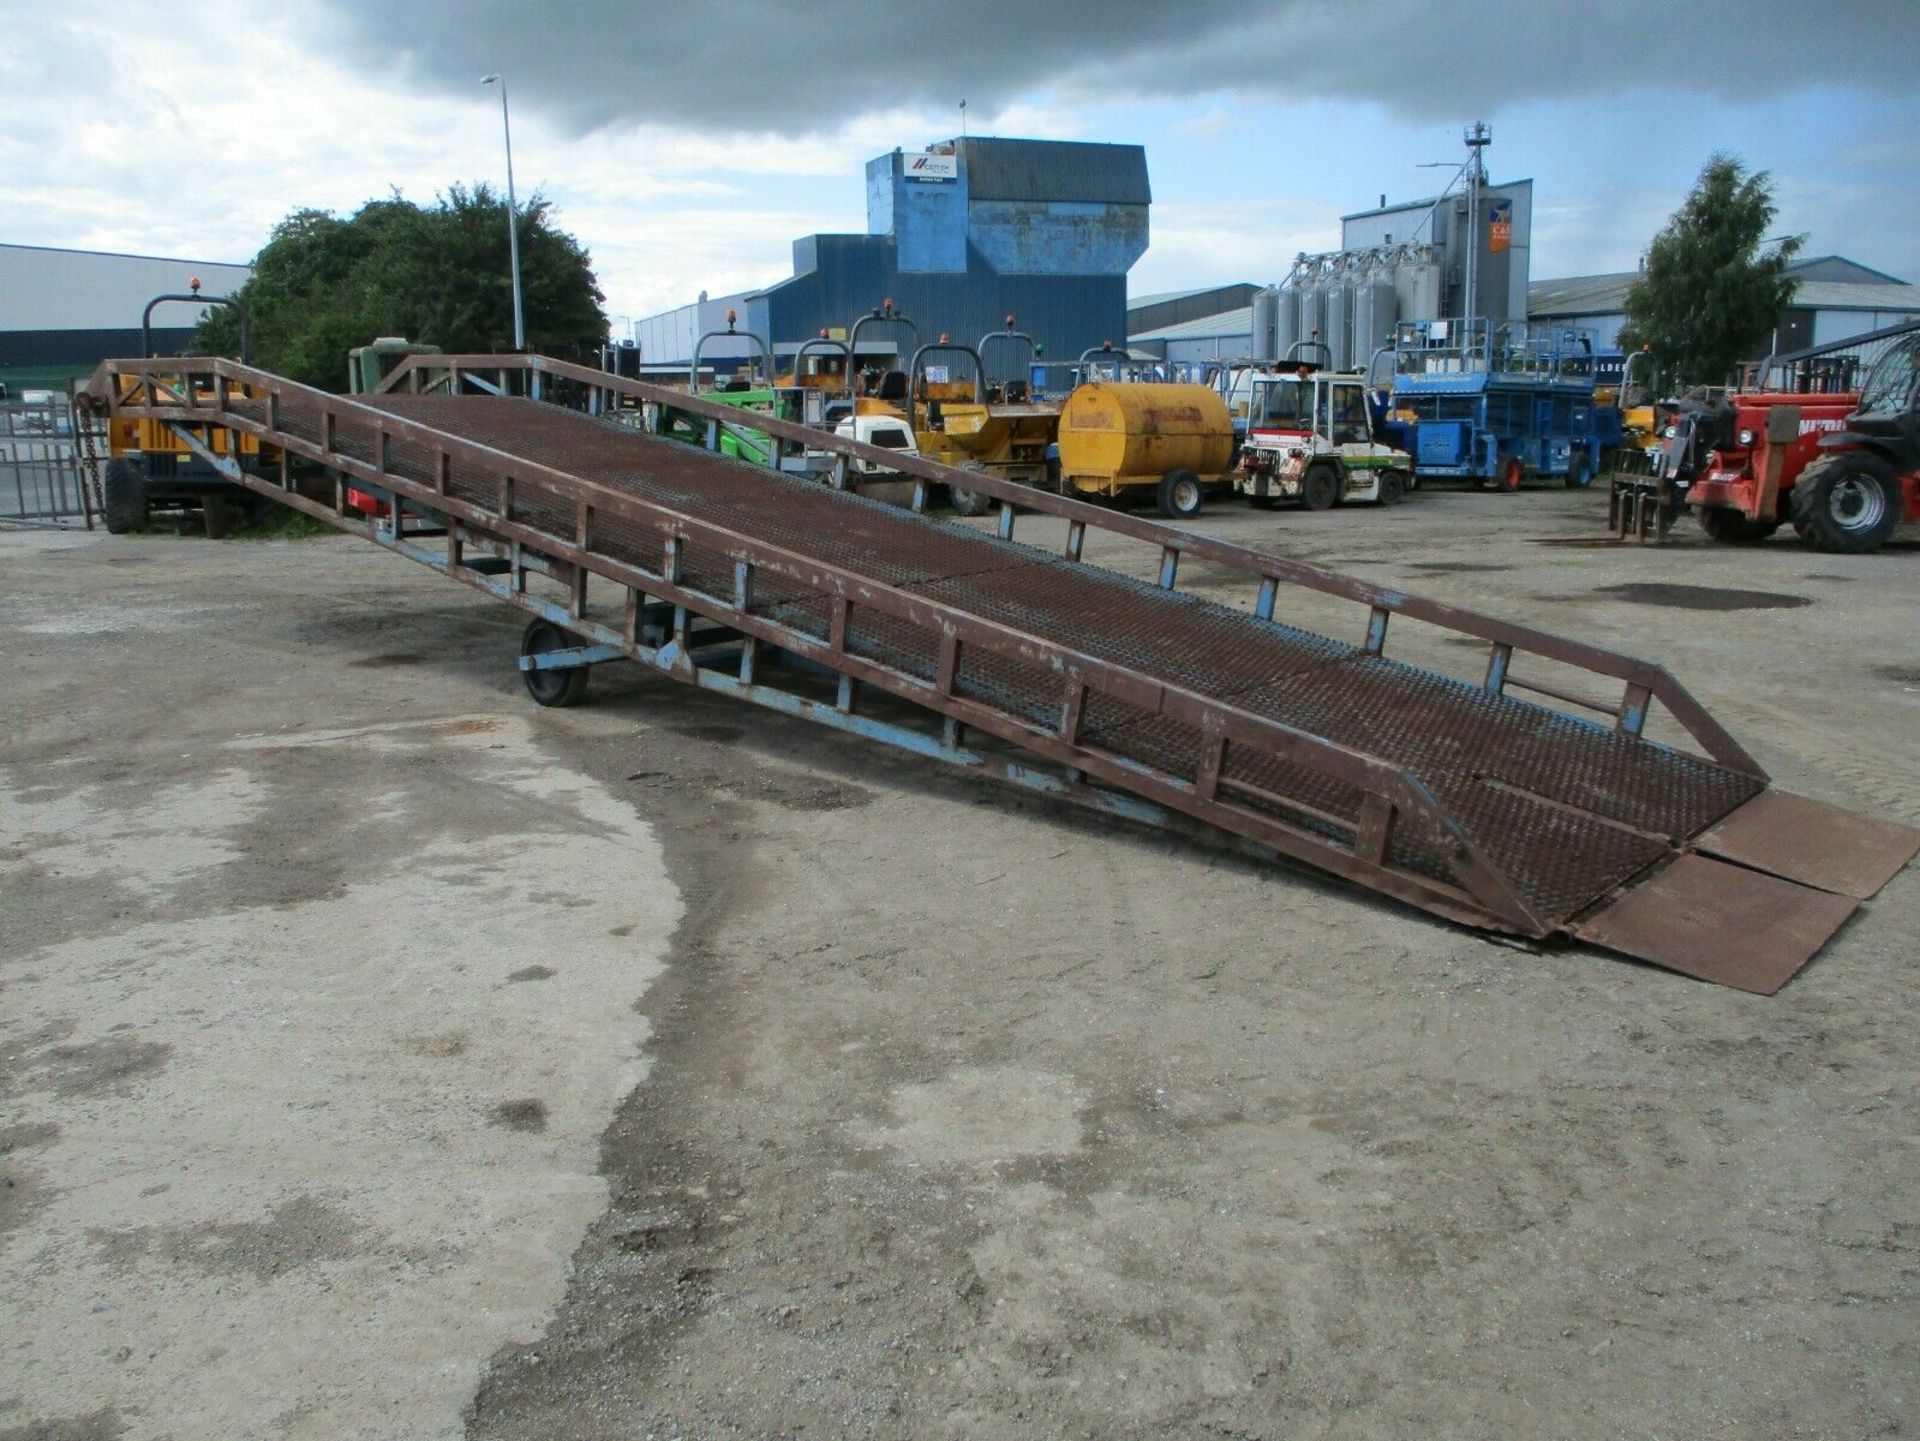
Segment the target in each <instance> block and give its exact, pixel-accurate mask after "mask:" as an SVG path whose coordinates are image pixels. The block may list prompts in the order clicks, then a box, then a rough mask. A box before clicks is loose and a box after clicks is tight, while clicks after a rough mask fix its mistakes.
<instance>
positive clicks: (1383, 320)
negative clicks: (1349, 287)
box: [1353, 270, 1399, 365]
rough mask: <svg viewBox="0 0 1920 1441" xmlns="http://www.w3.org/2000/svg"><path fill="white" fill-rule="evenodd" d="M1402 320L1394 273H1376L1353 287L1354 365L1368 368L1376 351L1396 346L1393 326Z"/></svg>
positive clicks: (1375, 271) (1374, 271)
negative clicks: (1395, 291) (1394, 344)
mask: <svg viewBox="0 0 1920 1441" xmlns="http://www.w3.org/2000/svg"><path fill="white" fill-rule="evenodd" d="M1397 319H1399V305H1398V297H1397V296H1396V295H1395V293H1394V288H1393V272H1392V271H1390V270H1373V271H1370V272H1369V273H1368V274H1366V275H1365V276H1363V277H1361V279H1360V280H1359V281H1358V283H1356V284H1355V285H1354V287H1353V363H1354V364H1355V365H1365V364H1366V363H1367V361H1368V360H1369V359H1371V358H1372V356H1373V352H1374V351H1376V350H1378V349H1379V348H1380V347H1381V346H1383V345H1391V344H1393V324H1394V321H1396V320H1397Z"/></svg>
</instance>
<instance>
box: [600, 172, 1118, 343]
mask: <svg viewBox="0 0 1920 1441" xmlns="http://www.w3.org/2000/svg"><path fill="white" fill-rule="evenodd" d="M1151 200H1152V197H1151V194H1150V192H1149V190H1148V186H1147V156H1146V151H1145V150H1144V149H1143V148H1142V147H1140V146H1138V145H1092V144H1084V143H1080V142H1074V141H1059V140H1006V139H998V138H987V137H977V136H976V137H971V138H963V139H958V140H952V141H949V142H947V143H945V144H942V145H936V146H934V147H932V148H931V149H930V150H927V151H925V152H912V151H901V150H895V151H893V152H892V153H891V154H888V155H882V156H879V157H877V158H875V159H873V160H871V161H869V162H868V163H867V233H866V234H865V235H808V236H804V237H802V238H801V239H799V240H796V241H795V242H794V244H793V272H794V273H793V275H792V277H791V278H790V279H787V280H783V281H780V282H779V283H778V284H776V285H772V286H769V287H768V288H767V289H765V290H762V291H754V292H749V293H747V294H744V295H741V296H732V297H724V298H722V299H720V300H714V301H706V302H704V303H703V304H699V305H697V306H683V307H681V308H680V309H678V310H672V311H667V312H665V313H663V314H661V315H657V316H651V317H649V318H647V319H645V320H642V321H640V322H639V323H638V324H637V325H636V326H635V335H636V338H637V339H638V341H639V344H640V349H641V358H642V360H643V361H644V362H646V363H647V364H663V363H672V362H685V361H686V360H688V359H690V358H691V357H690V351H691V349H692V342H693V338H694V336H695V333H696V331H697V330H712V329H720V328H723V327H724V321H723V320H720V319H719V316H720V315H721V314H723V313H724V310H725V308H726V307H727V305H728V304H729V303H731V304H732V305H733V307H734V308H735V309H737V310H738V311H739V315H740V324H741V328H742V329H745V330H750V331H752V332H754V333H755V334H757V335H760V336H763V337H765V338H766V339H767V341H768V342H769V343H770V344H771V345H772V347H773V349H774V352H775V354H776V355H780V354H791V353H792V352H793V350H794V348H795V347H796V346H798V345H799V344H800V343H801V342H802V341H804V340H808V339H811V338H813V337H814V336H817V335H818V334H819V333H820V332H821V330H822V329H825V330H827V331H828V332H829V333H830V334H832V335H835V336H844V334H845V332H846V330H847V328H848V327H849V326H850V325H851V323H852V322H853V320H854V319H855V318H856V317H857V316H860V315H863V314H866V313H868V312H871V311H872V310H874V309H875V308H876V307H877V306H879V305H880V304H881V303H882V302H883V301H885V300H891V301H893V303H894V307H895V309H896V310H897V311H899V312H900V313H902V314H904V315H906V316H908V317H909V318H910V319H912V320H913V321H914V322H915V324H916V325H917V326H918V328H919V332H920V340H921V341H922V342H923V343H925V342H930V341H933V340H936V339H938V337H939V335H940V333H941V332H942V331H945V332H947V333H948V334H950V335H951V336H952V338H953V339H955V340H956V341H959V340H964V341H966V342H968V343H971V342H973V341H975V340H977V339H978V338H979V337H980V336H981V335H983V334H985V333H986V332H987V331H989V330H998V329H1000V328H1001V326H1002V325H1003V324H1004V322H1005V318H1006V316H1007V315H1008V314H1009V313H1011V314H1013V315H1015V316H1016V317H1018V321H1017V328H1018V329H1020V330H1024V331H1027V332H1028V333H1030V334H1031V335H1032V336H1033V337H1034V338H1035V339H1036V340H1038V341H1039V342H1040V343H1041V344H1042V345H1043V346H1044V347H1045V349H1046V354H1047V356H1048V357H1049V358H1065V359H1071V358H1073V357H1076V356H1078V355H1079V354H1080V352H1081V351H1083V350H1085V349H1087V348H1089V347H1091V346H1097V345H1100V344H1102V343H1103V342H1107V341H1111V342H1112V343H1113V344H1115V345H1116V346H1118V345H1124V344H1125V341H1126V331H1127V271H1128V269H1129V268H1131V266H1132V265H1133V263H1134V262H1135V261H1136V260H1138V259H1139V258H1140V256H1141V255H1142V254H1143V253H1145V251H1146V248H1147V210H1148V206H1149V205H1150V203H1151ZM689 312H691V314H689ZM906 343H907V342H906V340H905V339H904V337H903V336H901V335H899V334H896V333H893V332H892V328H891V327H879V326H875V327H871V328H870V329H869V330H868V331H866V332H864V333H863V334H862V335H861V338H860V349H861V351H862V353H863V354H880V353H884V352H891V351H893V350H894V349H895V347H896V346H900V347H904V346H905V344H906ZM739 349H740V347H737V346H733V345H724V344H722V345H714V346H710V347H709V349H708V350H707V351H706V352H705V353H704V354H703V357H702V358H703V361H705V360H713V361H716V362H717V363H718V365H719V367H720V368H722V369H726V368H728V365H729V361H728V360H727V359H726V358H724V357H727V356H728V355H730V354H733V353H737V351H738V350H739ZM900 359H901V361H902V362H904V361H905V359H906V357H905V356H904V355H902V356H901V357H900ZM995 364H996V366H997V364H998V357H996V358H995Z"/></svg>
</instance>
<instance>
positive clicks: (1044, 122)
mask: <svg viewBox="0 0 1920 1441" xmlns="http://www.w3.org/2000/svg"><path fill="white" fill-rule="evenodd" d="M0 15H9V16H10V17H11V21H10V23H9V25H8V27H7V31H8V43H7V44H6V46H5V47H4V48H0V83H3V84H4V86H5V94H6V96H7V103H6V121H5V123H4V125H0V177H4V178H3V179H0V196H4V199H5V205H4V209H3V210H0V216H3V217H4V218H3V219H0V241H9V242H14V243H23V244H35V245H56V246H73V247H79V248H98V249H111V250H126V251H134V252H139V253H145V254H161V255H180V256H185V257H190V258H195V259H203V260H246V259H248V258H250V257H251V256H252V255H253V253H254V252H255V251H256V250H258V249H259V247H260V246H261V245H262V244H263V243H264V242H265V240H266V238H267V235H268V232H269V231H270V229H271V228H272V226H273V224H274V222H275V221H277V220H278V219H280V218H281V217H282V216H284V215H285V214H286V213H287V212H288V211H290V210H293V209H295V208H298V207H302V206H317V207H320V208H323V209H332V210H337V211H341V212H350V211H352V210H353V209H354V208H356V207H357V206H358V205H359V204H360V203H362V202H363V201H365V200H367V199H370V198H373V197H375V196H380V195H384V194H386V193H387V192H388V191H389V190H390V189H396V188H397V189H399V190H400V191H402V192H403V193H405V194H406V195H408V196H410V197H413V198H415V199H419V200H428V199H431V198H432V196H433V195H434V193H435V192H437V191H439V190H442V189H444V188H445V187H446V186H447V185H449V184H451V183H453V182H468V183H471V182H473V181H478V180H486V181H491V182H494V183H495V184H498V183H499V182H500V181H501V179H502V178H503V164H502V147H501V135H500V109H499V100H498V94H497V92H496V91H494V90H492V89H483V88H481V86H480V85H479V83H478V82H479V78H480V76H481V75H483V74H485V73H487V72H489V71H495V70H498V71H502V72H504V73H505V75H506V77H507V80H508V83H509V85H510V86H511V91H510V95H511V103H512V114H513V138H514V168H515V179H516V181H517V184H518V189H519V193H520V195H521V197H522V198H523V199H524V198H525V197H526V196H527V195H529V194H530V193H531V192H533V191H535V190H538V191H540V192H541V193H542V194H544V195H545V196H546V197H547V198H548V199H549V200H551V201H552V202H554V204H555V206H556V207H557V209H558V221H559V223H560V224H561V225H562V226H563V227H564V228H566V229H568V230H570V231H572V232H573V233H574V234H575V235H577V236H578V237H579V238H580V239H581V240H582V241H583V242H584V243H585V244H586V245H587V247H588V248H589V249H590V250H591V252H592V254H593V258H594V261H595V265H596V269H597V271H598V273H599V275H600V279H601V284H602V286H603V288H604V289H605V290H606V292H607V308H608V313H609V314H610V315H611V316H614V317H617V318H618V317H633V316H639V315H644V314H648V313H651V312H653V311H656V310H659V309H663V308H665V307H667V306H670V305H674V304H679V303H682V302H684V301H686V300H689V299H691V298H692V297H693V296H694V294H695V293H697V292H698V291H700V290H702V289H705V290H709V291H712V292H713V293H715V294H719V293H721V292H724V291H728V290H735V289H741V288H745V287H750V286H758V285H764V284H767V283H770V282H772V281H775V280H778V279H781V278H782V277H784V276H785V275H787V274H789V273H790V271H791V263H790V258H791V249H790V247H791V244H792V241H793V240H794V238H795V237H797V236H800V235H805V234H810V233H812V232H814V231H860V230H864V229H865V228H866V215H865V194H864V189H863V184H862V166H863V164H864V162H865V161H866V160H867V159H868V158H869V157H871V156H873V155H877V154H880V153H881V152H883V151H887V150H891V149H893V148H894V147H895V146H903V147H906V148H908V149H916V148H919V147H922V146H924V145H926V144H927V143H929V142H932V141H936V140H942V139H945V138H947V137H949V136H951V135H953V134H955V133H957V132H958V130H959V128H960V109H959V102H960V101H961V100H962V99H963V98H964V99H965V100H966V101H967V109H966V116H967V121H966V123H967V127H968V129H969V130H971V131H972V132H973V133H975V134H997V135H1022V136H1039V137H1049V138H1058V139H1074V140H1101V141H1122V142H1134V143H1140V144H1144V145H1145V146H1146V147H1147V164H1148V170H1149V174H1150V177H1151V180H1152V184H1153V194H1154V206H1153V218H1152V234H1153V243H1152V247H1151V249H1150V250H1149V251H1148V252H1147V255H1146V257H1145V258H1144V259H1143V260H1141V262H1140V263H1139V264H1138V265H1136V266H1135V267H1134V270H1133V273H1132V277H1131V287H1132V290H1133V292H1134V293H1136V294H1140V293H1145V292H1148V291H1157V290H1171V289H1177V288H1184V287H1187V286H1199V285H1206V284H1213V283H1218V282H1225V281H1233V280H1254V281H1269V280H1274V279H1277V278H1279V277H1280V276H1281V275H1282V274H1284V272H1285V271H1286V268H1287V264H1288V262H1289V261H1290V260H1291V258H1292V257H1293V255H1294V254H1295V253H1296V252H1298V251H1301V250H1323V249H1330V248H1332V247H1333V246H1335V245H1337V244H1338V241H1339V226H1338V218H1339V216H1340V215H1341V213H1342V212H1345V211H1350V210H1356V209H1362V208H1365V207H1367V206H1370V205H1372V204H1374V203H1376V202H1377V201H1378V200H1379V198H1380V196H1381V194H1382V193H1384V194H1386V195H1387V196H1388V197H1389V199H1392V200H1404V199H1408V198H1412V197H1416V196H1420V195H1425V194H1430V193H1432V191H1433V190H1434V189H1435V188H1437V185H1438V184H1440V183H1442V182H1444V180H1445V179H1446V174H1447V172H1445V171H1442V170H1434V169H1422V168H1420V166H1421V164H1422V163H1423V162H1436V161H1446V162H1454V161H1457V160H1458V158H1459V155H1460V131H1461V127H1462V126H1463V125H1464V124H1466V123H1467V122H1470V121H1473V120H1486V121H1488V122H1490V123H1491V124H1492V126H1493V131H1494V144H1493V147H1492V149H1491V150H1490V151H1489V153H1488V167H1489V169H1490V170H1491V171H1492V173H1493V176H1494V178H1495V179H1496V180H1506V179H1518V178H1523V177H1528V176H1531V177H1532V178H1533V179H1534V181H1535V189H1534V196H1535V217H1534V237H1533V238H1534V252H1533V275H1534V278H1535V279H1545V278H1549V277H1553V276H1560V275H1569V274H1583V273H1587V272H1592V271H1603V270H1622V269H1630V268H1632V266H1633V265H1634V264H1635V261H1636V258H1637V257H1638V255H1639V254H1640V252H1641V251H1642V249H1644V247H1645V245H1646V243H1647V241H1648V239H1649V238H1650V237H1651V236H1652V234H1653V233H1654V231H1656V230H1657V229H1658V228H1659V226H1660V225H1661V223H1662V222H1663V221H1664V220H1665V218H1666V217H1667V215H1668V214H1669V213H1670V212H1671V211H1672V209H1673V207H1674V206H1675V205H1676V204H1678V202H1679V201H1680V199H1681V198H1682V196H1683V195H1684V194H1685V192H1686V189H1687V186H1688V185H1689V183H1690V182H1691V181H1692V179H1693V177H1694V175H1695V174H1696V173H1697V172H1698V171H1699V168H1700V166H1701V164H1702V163H1703V162H1704V161H1705V159H1706V157H1707V155H1708V153H1709V152H1710V151H1712V150H1714V149H1716V148H1720V149H1727V150H1730V151H1732V152H1734V153H1735V154H1737V155H1739V156H1740V157H1741V158H1742V159H1744V160H1745V161H1747V162H1748V163H1749V164H1750V165H1752V166H1755V167H1758V168H1764V169H1767V170H1770V171H1772V172H1773V174H1774V176H1775V179H1776V182H1777V186H1778V195H1779V199H1780V202H1781V216H1780V220H1779V224H1778V226H1777V229H1778V230H1779V231H1780V232H1782V233H1788V232H1805V233H1806V235H1807V247H1808V252H1809V253H1812V254H1824V253H1828V252H1839V253H1841V254H1845V255H1849V256H1852V257H1853V258H1855V259H1858V260H1861V261H1863V262H1865V263H1867V264H1869V265H1873V266H1877V267H1879V268H1881V269H1885V270H1888V271H1891V272H1892V273H1894V274H1896V275H1900V276H1902V277H1904V278H1907V279H1913V280H1920V183H1916V182H1920V98H1915V93H1914V89H1913V86H1912V83H1911V82H1912V77H1913V76H1914V75H1915V74H1916V73H1920V0H1884V3H1870V0H1823V3H1811V0H1747V3H1732V0H1709V3H1694V4H1681V3H1675V0H1610V3H1580V4H1562V3H1557V0H1451V3H1439V0H1431V3H1429V0H1353V3H1338V0H1279V3H1273V4H1265V5H1263V4H1258V3H1254V4H1240V5H1230V4H1209V5H1185V4H1179V3H1175V0H1157V3H1151V4H1146V3H1131V0H1019V3H1011V0H1009V3H1000V0H931V3H926V4H914V3H909V0H881V3H869V0H721V3H713V4H695V3H688V0H680V3H675V4H656V3H653V0H632V3H626V0H598V3H571V4H569V3H562V0H550V3H533V0H471V3H454V0H283V3H281V4H278V5H272V6H269V5H262V4H259V3H254V4H248V5H241V4H222V3H209V0H196V3H192V4H184V5H183V4H164V5H162V4H155V5H123V6H117V7H95V8H94V9H93V10H91V11H88V12H81V11H78V10H75V9H74V8H72V7H55V6H47V5H44V4H40V3H33V4H28V3H26V0H0Z"/></svg>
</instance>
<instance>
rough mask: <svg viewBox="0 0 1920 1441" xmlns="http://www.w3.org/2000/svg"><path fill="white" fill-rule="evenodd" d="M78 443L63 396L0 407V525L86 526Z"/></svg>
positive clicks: (89, 511) (89, 512)
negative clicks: (32, 403) (17, 523)
mask: <svg viewBox="0 0 1920 1441" xmlns="http://www.w3.org/2000/svg"><path fill="white" fill-rule="evenodd" d="M95 423H96V422H93V421H91V420H86V419H83V420H82V421H81V424H83V425H87V424H95ZM80 440H81V437H80V436H79V435H78V434H77V433H76V431H75V428H74V414H73V410H72V407H71V406H70V405H69V404H68V402H67V398H66V397H65V396H64V395H63V396H61V397H60V398H59V399H58V400H57V401H55V402H54V403H52V404H34V405H27V404H22V403H20V402H18V401H15V402H12V403H9V404H5V405H0V521H30V522H34V523H37V524H41V525H84V526H86V527H88V528H89V529H91V528H92V526H93V507H92V505H91V504H90V503H89V500H88V495H87V474H86V468H85V465H84V463H83V461H82V458H81V453H80Z"/></svg>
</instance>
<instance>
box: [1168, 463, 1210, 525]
mask: <svg viewBox="0 0 1920 1441" xmlns="http://www.w3.org/2000/svg"><path fill="white" fill-rule="evenodd" d="M1159 499H1160V514H1162V515H1164V516H1166V517H1167V518H1168V519H1169V520H1192V519H1193V518H1194V517H1195V516H1196V515H1198V514H1200V506H1201V504H1202V503H1203V502H1204V501H1205V500H1206V488H1205V487H1204V486H1202V485H1201V484H1200V477H1199V476H1197V475H1195V474H1194V473H1193V472H1192V471H1190V470H1170V471H1168V472H1167V473H1166V474H1165V475H1163V476H1161V477H1160V491H1159Z"/></svg>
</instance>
